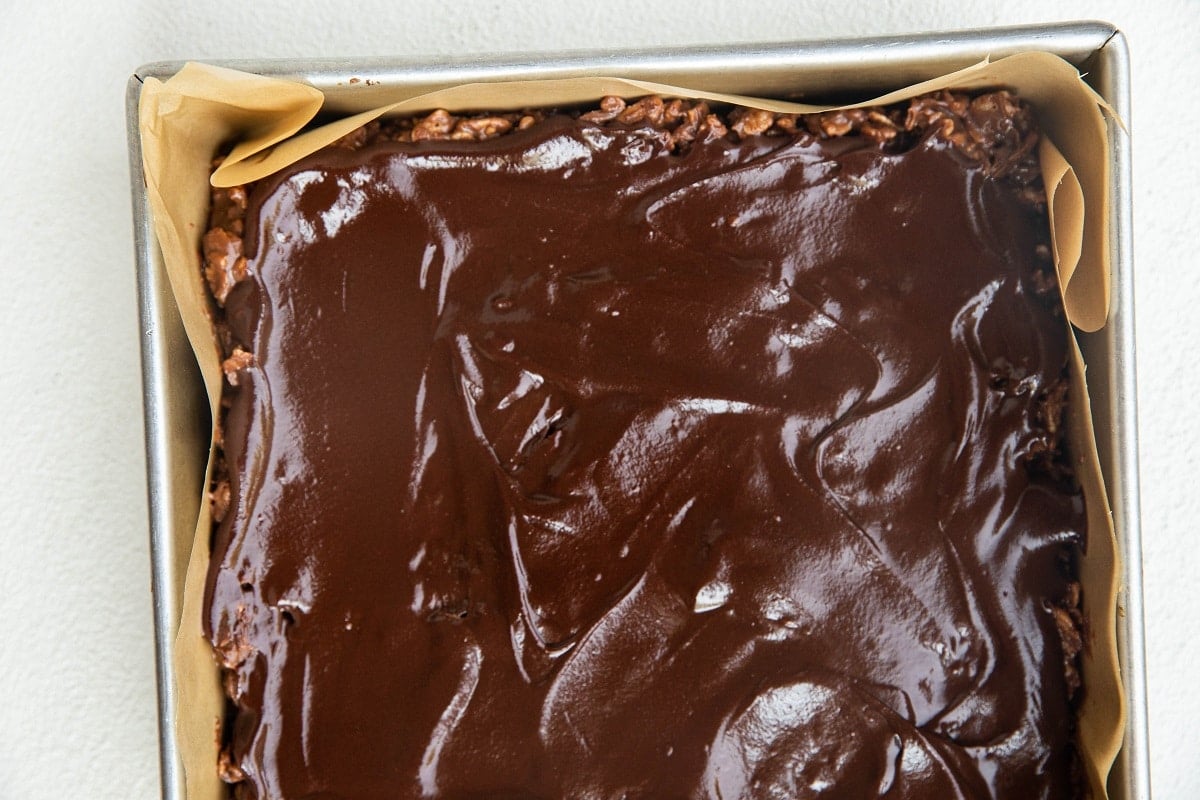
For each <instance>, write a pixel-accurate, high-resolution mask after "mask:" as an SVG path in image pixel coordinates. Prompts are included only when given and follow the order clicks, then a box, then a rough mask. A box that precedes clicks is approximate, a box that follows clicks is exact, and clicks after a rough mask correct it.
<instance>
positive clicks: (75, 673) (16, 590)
mask: <svg viewBox="0 0 1200 800" xmlns="http://www.w3.org/2000/svg"><path fill="white" fill-rule="evenodd" d="M999 8H1003V9H1004V10H1002V11H1001V10H997V9H999ZM1085 18H1102V19H1106V20H1108V21H1110V22H1113V23H1115V24H1117V25H1118V26H1120V27H1121V28H1122V29H1124V30H1125V31H1126V33H1127V35H1128V37H1129V39H1130V43H1131V47H1132V52H1133V86H1134V90H1133V96H1134V100H1133V103H1134V114H1133V131H1134V138H1133V142H1134V177H1135V186H1134V197H1135V203H1136V204H1135V240H1136V251H1135V252H1136V260H1137V283H1136V290H1137V331H1138V361H1139V372H1140V381H1139V392H1138V396H1139V403H1140V413H1141V452H1142V462H1141V463H1142V470H1141V474H1142V486H1143V493H1142V507H1143V529H1144V531H1145V539H1146V541H1145V576H1146V613H1147V634H1148V642H1149V676H1150V678H1149V689H1150V723H1151V748H1152V760H1153V780H1154V784H1155V789H1156V794H1157V796H1158V797H1160V798H1184V799H1187V798H1200V768H1198V765H1200V689H1198V681H1197V679H1196V677H1195V670H1196V669H1197V667H1200V635H1198V634H1200V629H1198V625H1197V622H1196V616H1197V613H1198V612H1200V541H1198V540H1200V530H1198V529H1197V526H1196V524H1195V520H1196V519H1197V518H1198V517H1200V488H1198V487H1197V482H1196V479H1197V470H1196V465H1197V451H1198V449H1200V427H1198V422H1197V414H1196V411H1197V401H1196V398H1197V396H1198V395H1200V380H1198V378H1197V375H1198V373H1197V370H1196V368H1195V366H1194V361H1193V360H1192V359H1191V358H1185V355H1186V352H1185V347H1186V346H1187V345H1186V344H1185V343H1187V342H1189V341H1191V340H1192V339H1193V337H1194V325H1195V321H1196V319H1197V312H1198V309H1200V263H1197V261H1198V260H1197V258H1196V249H1197V245H1198V244H1200V242H1198V241H1197V235H1196V229H1197V227H1198V226H1200V204H1198V203H1197V200H1196V197H1197V194H1198V193H1200V190H1198V188H1197V184H1198V181H1197V179H1198V178H1200V171H1198V170H1197V168H1196V166H1195V165H1196V160H1197V154H1198V146H1200V145H1198V141H1197V134H1200V115H1198V114H1197V107H1198V106H1200V91H1198V90H1197V85H1198V83H1200V80H1198V79H1200V75H1198V74H1197V73H1198V69H1197V67H1198V65H1200V60H1198V57H1200V3H1197V2H1188V0H1123V1H1120V2H1118V1H1117V0H1110V1H1109V2H1098V1H1097V2H1080V1H1079V0H1059V1H1058V2H1055V3H1053V4H1052V3H1050V2H1047V0H1007V1H1006V2H1005V3H992V2H989V0H926V1H925V2H915V1H914V2H897V1H896V0H891V1H890V2H886V1H884V0H877V1H876V2H866V3H862V4H861V5H855V4H853V3H852V2H849V0H842V2H830V1H829V0H821V2H811V1H810V0H791V1H790V2H789V1H788V0H757V2H755V3H753V4H751V3H735V2H729V3H721V2H719V0H671V1H670V2H662V1H661V0H660V1H657V2H656V1H655V0H607V2H603V3H600V2H588V3H579V4H578V5H570V4H567V3H562V4H553V5H552V4H546V5H542V4H539V3H535V2H529V1H528V0H526V1H525V2H522V0H493V1H492V2H475V1H474V0H425V1H424V2H409V1H408V0H359V1H358V2H356V3H353V4H349V5H345V6H340V7H339V6H337V4H335V3H333V2H330V0H291V2H271V3H264V4H255V3H253V2H249V0H246V1H245V2H230V0H208V1H207V2H199V3H193V2H187V3H182V4H177V3H167V2H153V1H152V0H140V1H139V0H124V1H123V2H113V3H109V4H107V5H106V4H104V3H88V4H86V5H85V4H83V3H79V4H78V5H76V4H73V3H62V2H41V3H20V4H17V3H15V2H14V0H0V87H2V88H0V99H2V101H3V102H2V103H0V332H2V333H0V354H2V356H3V359H2V361H0V799H3V800H9V799H10V798H11V799H12V800H17V799H18V798H20V799H21V800H26V799H27V798H28V799H41V798H52V799H53V800H59V798H81V799H89V798H129V799H131V800H140V799H141V798H152V797H157V796H158V791H159V789H158V767H157V740H156V729H155V695H154V668H153V646H152V640H151V615H150V598H149V580H150V579H149V556H148V551H147V523H146V502H145V489H144V487H145V479H144V462H143V456H142V412H141V386H140V382H139V372H138V370H139V358H138V338H137V336H138V324H137V316H136V304H135V285H134V270H133V246H132V235H131V231H130V228H131V226H130V214H129V190H128V177H127V168H126V150H125V148H126V144H125V129H124V116H123V110H122V103H123V95H124V88H125V81H126V79H127V77H128V76H129V74H130V73H131V72H132V70H133V69H134V68H135V67H136V66H137V65H139V64H141V63H143V62H146V61H151V60H162V59H180V58H232V57H254V58H256V57H275V56H298V57H306V56H333V55H344V56H355V55H382V56H387V55H393V56H395V55H403V56H409V55H418V54H433V57H434V58H436V57H437V55H438V54H450V55H464V54H472V53H482V52H488V51H520V50H526V51H538V50H554V49H563V48H597V47H628V46H656V45H679V44H697V43H719V42H749V41H779V40H786V39H819V38H827V37H846V36H855V35H866V34H881V33H901V32H913V31H924V30H944V29H951V28H958V27H977V26H992V25H1002V24H1020V23H1031V22H1041V21H1047V20H1051V19H1085Z"/></svg>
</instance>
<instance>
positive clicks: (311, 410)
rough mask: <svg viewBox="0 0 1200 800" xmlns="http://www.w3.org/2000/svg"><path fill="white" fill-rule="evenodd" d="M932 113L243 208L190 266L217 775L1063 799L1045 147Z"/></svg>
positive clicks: (420, 169) (603, 792)
mask: <svg viewBox="0 0 1200 800" xmlns="http://www.w3.org/2000/svg"><path fill="white" fill-rule="evenodd" d="M951 99H954V98H952V97H951V96H948V95H947V96H945V97H943V98H942V99H941V100H939V101H937V102H942V103H943V104H944V105H945V107H943V108H941V109H940V110H939V109H936V108H935V109H934V111H936V112H937V113H933V112H930V113H928V114H927V113H925V111H923V110H921V108H919V107H918V105H917V104H915V103H914V105H913V108H914V109H916V110H912V111H910V112H909V117H911V119H909V120H908V121H907V123H906V121H905V117H904V113H903V111H900V112H894V113H893V112H889V113H882V112H879V111H876V112H875V113H876V114H877V115H878V116H876V117H872V116H870V114H869V113H868V112H864V113H863V114H861V115H857V116H856V115H853V114H851V115H843V116H841V117H833V116H830V117H826V118H824V119H822V118H817V117H814V118H809V119H803V118H802V119H801V120H799V121H797V120H796V119H795V118H790V121H789V120H787V119H781V118H779V117H773V118H772V119H770V120H764V119H759V118H758V117H756V116H753V115H750V114H745V113H743V114H740V115H733V116H731V117H730V118H727V119H725V120H722V119H717V118H716V117H715V116H713V115H710V114H708V111H707V109H704V110H703V111H702V112H701V113H699V114H696V113H692V114H691V116H692V117H693V119H692V120H691V123H690V124H692V127H691V128H690V133H689V135H688V136H686V137H682V138H681V137H672V136H664V135H663V131H662V130H661V126H655V125H653V124H646V123H645V119H646V117H647V115H648V114H655V113H657V114H659V117H660V119H664V118H665V116H666V115H667V114H668V111H667V110H666V108H667V105H665V104H663V102H662V101H658V104H657V105H653V104H650V105H648V106H647V108H649V109H650V110H649V111H646V110H643V112H639V113H641V114H642V118H641V119H632V118H630V117H631V115H630V114H629V113H628V108H632V107H633V106H630V107H626V106H625V104H623V103H622V104H620V107H617V105H616V104H614V103H609V104H608V105H607V106H602V107H601V111H600V112H594V113H593V114H592V115H590V116H587V115H585V116H584V117H583V118H578V117H571V116H565V115H558V116H555V115H551V116H547V117H546V118H545V119H539V120H537V121H536V124H525V123H524V122H522V120H523V119H524V118H523V117H522V116H521V115H514V116H513V117H512V118H508V117H491V118H485V119H489V120H492V122H491V123H490V124H491V126H492V127H491V128H488V127H487V125H485V124H483V123H480V124H478V125H476V126H474V128H472V127H471V126H467V127H466V128H464V130H466V131H467V133H471V131H472V130H475V131H476V133H478V135H475V134H471V135H469V136H468V135H464V136H461V137H458V138H460V139H462V140H463V141H454V140H451V141H438V140H432V141H430V140H426V141H387V140H379V141H375V143H371V144H364V142H363V141H362V140H361V139H360V140H358V141H351V142H350V143H349V144H346V143H343V146H342V147H338V148H330V149H327V150H325V151H322V152H320V153H317V154H315V155H313V156H311V157H309V158H308V159H306V160H304V161H302V162H300V163H299V164H296V165H295V166H293V167H291V168H289V169H288V170H286V171H285V172H284V173H283V174H281V175H278V176H276V177H274V178H272V179H270V180H269V181H267V182H264V183H262V184H260V185H258V186H257V187H255V188H254V190H253V192H252V194H251V196H250V198H249V205H248V207H247V209H246V211H245V240H244V248H243V249H244V252H242V249H239V248H238V247H235V246H234V245H233V244H231V243H230V242H229V241H226V240H225V239H220V237H216V236H214V237H212V241H211V242H206V249H208V250H211V252H212V254H213V256H212V257H213V259H214V263H213V264H212V265H210V272H211V273H212V275H211V279H212V280H213V281H214V283H215V284H216V288H214V292H217V293H218V294H217V296H218V299H219V300H220V301H222V303H223V304H224V324H225V325H226V326H227V328H228V330H227V340H228V341H227V353H226V355H227V356H229V357H230V358H229V360H227V361H226V365H225V368H226V373H227V375H228V377H229V384H230V385H229V386H227V391H226V398H227V400H228V403H229V409H228V412H227V414H226V415H225V419H224V432H223V436H224V447H225V458H226V460H227V462H228V464H229V470H228V472H229V475H228V481H229V482H228V485H226V484H224V483H223V482H222V483H221V484H220V485H219V486H218V489H219V490H220V491H219V492H218V493H217V494H218V495H219V497H218V498H217V499H218V501H219V502H220V504H221V506H222V508H221V510H222V519H221V522H220V525H219V527H218V530H217V534H216V536H215V542H214V558H213V562H212V564H213V566H212V570H211V572H210V575H209V583H208V591H207V611H208V619H207V621H206V624H207V626H208V630H209V632H210V636H211V639H212V641H213V644H214V647H215V648H216V650H217V652H218V654H219V656H220V659H221V661H222V663H223V665H224V666H225V668H226V669H227V670H228V672H227V677H226V690H227V691H228V692H229V694H230V697H231V699H232V702H233V704H234V706H235V711H234V712H233V713H234V715H233V719H232V723H231V727H230V730H229V739H228V751H227V753H226V755H225V757H224V759H223V762H222V773H223V774H224V775H225V776H226V778H227V779H229V780H233V781H241V782H240V783H239V784H238V786H239V791H240V792H241V793H243V794H244V796H247V797H258V798H322V799H324V798H330V799H332V798H354V799H355V800H372V799H373V798H380V799H382V798H389V800H390V799H394V798H409V797H412V798H416V797H440V798H529V799H530V800H532V799H533V798H546V799H550V798H630V800H632V799H633V798H707V799H711V800H716V799H717V798H723V799H724V800H730V799H731V798H747V799H749V798H785V797H786V798H793V797H822V798H824V797H839V798H841V797H845V798H862V797H874V796H876V795H879V796H882V795H884V794H885V793H886V794H887V796H888V797H895V798H909V797H992V796H995V797H1012V798H1027V797H1067V796H1072V795H1073V793H1074V792H1075V791H1076V789H1077V786H1076V783H1075V780H1076V776H1075V774H1074V772H1073V766H1074V753H1073V744H1072V743H1073V737H1074V713H1073V710H1072V706H1071V699H1070V695H1071V692H1072V691H1073V689H1074V685H1075V684H1077V683H1078V674H1077V673H1076V672H1075V668H1076V667H1075V658H1076V654H1077V653H1078V650H1079V648H1080V646H1081V643H1080V639H1079V635H1078V631H1079V626H1080V625H1081V623H1082V620H1081V618H1079V615H1078V612H1077V611H1076V610H1075V605H1077V603H1078V585H1077V584H1076V583H1074V578H1073V574H1072V570H1073V568H1072V566H1071V565H1072V563H1073V560H1074V558H1075V556H1076V554H1077V553H1078V549H1079V547H1080V546H1081V545H1082V541H1083V531H1084V516H1083V506H1082V500H1081V497H1080V496H1079V494H1078V491H1077V490H1076V489H1074V488H1072V486H1071V485H1070V478H1069V475H1068V474H1066V473H1065V469H1064V468H1063V467H1062V459H1061V457H1057V456H1056V455H1055V454H1056V453H1058V452H1059V442H1058V431H1057V427H1058V420H1059V416H1060V415H1061V407H1062V403H1063V396H1062V388H1061V387H1062V386H1063V385H1064V384H1062V381H1061V379H1062V376H1063V370H1064V366H1065V363H1066V339H1065V327H1064V322H1063V321H1062V319H1061V316H1060V312H1059V310H1058V308H1057V306H1056V302H1057V301H1056V300H1048V299H1046V298H1047V296H1050V295H1047V294H1046V293H1045V292H1044V291H1043V292H1039V290H1038V289H1039V286H1042V285H1043V284H1044V281H1045V278H1044V276H1043V271H1044V269H1045V264H1044V262H1043V261H1042V260H1041V259H1040V258H1039V256H1038V251H1039V247H1042V246H1044V244H1045V242H1046V241H1047V235H1048V234H1047V230H1046V221H1045V218H1044V212H1043V210H1042V209H1040V208H1038V206H1037V205H1036V197H1035V195H1036V186H1033V187H1032V188H1031V182H1032V179H1031V178H1030V173H1029V170H1028V169H1027V168H1026V166H1024V165H1027V163H1028V160H1029V158H1030V157H1031V156H1030V153H1031V149H1030V147H1028V146H1026V145H1025V143H1026V142H1027V141H1029V140H1030V138H1031V137H1032V136H1033V135H1034V134H1032V133H1031V129H1030V128H1029V127H1028V126H1027V125H1026V123H1025V122H1022V121H1020V120H1018V121H1014V119H1015V115H1017V114H1018V113H1019V109H1017V107H1016V106H1015V104H1014V105H1013V107H1012V108H1003V107H1002V106H1003V105H1004V102H1005V101H1001V100H996V99H995V98H993V99H992V100H990V101H989V102H988V103H986V104H984V105H983V106H981V107H980V108H979V110H977V111H972V106H973V104H972V103H970V102H969V101H965V102H966V104H965V105H962V106H961V107H957V106H955V107H951V106H950V105H947V104H948V103H949V102H950V100H951ZM932 102H933V101H931V103H932ZM935 104H936V103H935ZM654 109H658V110H657V111H654ZM677 112H678V113H676V116H675V118H674V119H675V121H674V122H672V123H671V124H672V125H674V126H683V125H685V124H689V123H687V122H686V114H687V113H688V112H687V111H681V110H678V109H677ZM989 114H990V115H992V116H987V115H989ZM621 115H625V119H622V118H621ZM632 116H637V115H636V114H634V115H632ZM709 116H713V120H715V121H711V120H708V117H709ZM430 118H432V115H431V117H430ZM496 120H499V122H496ZM945 120H951V122H950V123H945ZM1005 120H1007V122H1004V121H1005ZM651 122H653V120H651ZM664 124H665V123H664ZM457 125H458V121H456V119H455V118H450V119H440V118H439V120H437V121H435V122H434V123H430V125H429V127H430V129H432V128H434V127H437V126H442V127H444V128H445V132H446V136H450V132H453V131H456V130H459V128H458V127H456V126H457ZM1022 125H1026V127H1024V128H1022V127H1021V126H1022ZM423 129H424V128H422V127H421V124H418V125H417V126H416V127H415V128H414V127H412V126H409V127H405V128H404V130H408V131H410V133H409V135H408V136H407V138H409V139H420V138H423V137H417V136H415V135H413V134H411V131H412V130H423ZM481 131H482V133H479V132H481ZM485 134H486V135H485ZM499 134H504V135H502V136H499ZM768 134H769V135H768ZM977 134H978V135H977ZM495 136H498V138H494V137H495ZM443 138H445V137H443ZM475 139H485V141H475ZM681 142H682V144H683V145H684V146H681ZM355 148H357V149H355ZM972 148H974V150H972ZM1022 148H1024V149H1023V150H1022ZM1031 197H1033V199H1034V202H1030V198H1031ZM222 213H223V214H224V213H225V212H224V211H222ZM227 216H228V215H227ZM233 216H234V217H236V220H237V225H239V226H240V225H241V224H242V220H241V214H240V212H239V213H237V214H234V215H233ZM239 232H240V231H239ZM218 240H219V241H218ZM243 257H244V258H245V262H244V264H242V263H240V262H238V259H239V258H243ZM220 259H224V260H223V261H220ZM218 261H219V263H217V262H218ZM235 262H238V263H239V266H238V267H237V268H236V269H235V268H234V266H233V264H234V263H235ZM226 507H227V510H226ZM1064 639H1066V640H1068V644H1067V646H1066V647H1064V644H1063V642H1064ZM1069 679H1070V680H1071V681H1072V682H1073V684H1072V685H1071V686H1068V680H1069Z"/></svg>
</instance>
